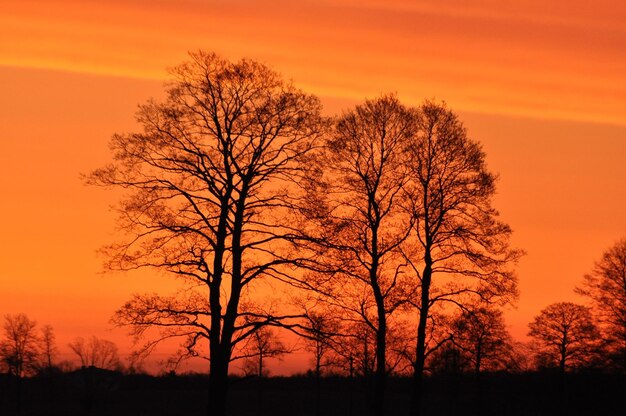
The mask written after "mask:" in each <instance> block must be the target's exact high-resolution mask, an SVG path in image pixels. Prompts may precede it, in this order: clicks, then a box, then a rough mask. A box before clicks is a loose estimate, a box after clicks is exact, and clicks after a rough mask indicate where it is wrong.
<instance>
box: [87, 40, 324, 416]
mask: <svg viewBox="0 0 626 416" xmlns="http://www.w3.org/2000/svg"><path fill="white" fill-rule="evenodd" d="M190 57H191V59H190V60H189V61H188V62H185V63H183V64H182V65H180V66H178V67H176V68H174V69H173V70H172V75H173V80H172V81H171V82H170V83H169V86H168V89H167V97H166V99H165V101H163V102H156V101H149V102H148V103H147V104H145V105H143V106H141V107H140V110H139V112H138V115H137V119H138V121H139V123H140V125H141V126H142V128H143V130H142V131H140V132H138V133H131V134H121V135H115V136H114V137H113V139H112V141H111V149H112V152H113V156H114V162H113V163H112V164H110V165H108V166H106V167H104V168H102V169H98V170H96V171H94V172H93V173H92V174H91V175H90V176H89V177H88V182H90V183H93V184H96V185H102V186H106V187H113V188H122V189H125V190H126V191H127V192H126V197H125V198H124V199H123V200H122V202H121V203H120V204H119V209H118V210H119V213H120V216H119V223H120V225H121V227H122V229H123V230H124V231H125V232H126V237H127V238H126V239H124V240H122V241H120V242H118V243H116V244H113V245H111V246H110V247H108V249H107V250H106V251H107V254H108V259H109V261H108V264H107V266H108V268H110V269H118V270H131V269H137V268H144V267H150V268H156V269H161V270H165V271H167V272H169V273H171V274H172V275H175V276H179V277H181V278H183V280H184V281H186V282H187V283H188V285H187V286H186V287H185V289H184V290H182V291H181V292H180V293H178V294H176V295H174V296H169V297H162V296H158V295H135V296H134V297H133V298H132V299H131V300H130V301H129V302H128V303H126V304H125V305H124V306H123V307H122V308H121V309H120V310H119V311H118V312H117V313H116V315H115V317H114V320H115V322H117V323H118V324H123V325H131V326H132V328H133V330H134V333H135V335H137V336H142V335H143V334H144V333H145V331H146V330H147V329H148V328H153V327H158V328H160V329H161V330H162V331H161V333H160V336H159V337H158V338H156V339H153V342H149V343H148V344H146V351H149V350H150V349H151V348H152V347H153V346H154V345H155V343H156V342H158V341H159V340H161V339H164V338H172V337H183V338H184V350H185V351H187V352H188V353H189V354H191V355H198V354H202V352H201V350H200V348H199V347H200V344H202V343H203V342H204V341H208V350H209V352H208V357H207V358H208V359H209V361H210V381H209V383H210V388H209V390H210V394H209V414H211V415H214V416H220V415H223V414H224V413H225V404H226V397H227V394H226V393H227V386H228V377H227V376H228V368H229V363H230V361H231V359H232V358H233V351H234V350H235V349H236V348H237V345H238V344H240V343H241V342H242V341H244V340H245V339H246V338H247V337H249V336H250V335H251V334H252V333H254V332H255V331H256V330H258V329H259V328H260V327H262V326H263V325H266V324H275V323H277V322H278V321H279V320H280V317H278V316H276V314H270V313H266V312H264V311H262V310H261V309H260V308H259V307H258V306H254V301H253V297H254V294H255V287H256V286H255V285H256V283H257V282H258V281H259V280H260V279H263V278H265V277H267V276H271V275H280V274H284V273H287V272H288V271H286V270H284V269H282V267H284V266H285V265H288V264H292V263H294V261H296V259H294V257H293V256H291V254H292V253H291V252H290V251H289V250H287V248H286V247H287V242H288V241H289V240H290V239H293V238H295V235H296V234H297V231H298V230H295V229H293V228H292V226H291V225H292V222H290V221H289V212H290V210H291V207H292V205H293V203H294V200H295V198H297V195H298V189H297V186H295V184H296V183H297V182H298V181H299V180H300V177H301V176H302V175H303V169H304V163H305V161H306V160H305V158H306V156H307V154H308V153H309V152H310V151H311V150H312V149H313V148H314V147H315V146H316V140H317V138H318V135H319V133H320V130H321V129H322V128H323V126H324V122H323V118H322V117H321V116H320V109H321V106H320V103H319V100H318V99H317V98H316V97H314V96H311V95H308V94H305V93H303V92H302V91H300V90H298V89H296V88H295V87H293V86H292V85H290V84H289V83H286V82H284V81H283V80H282V79H281V77H280V76H279V75H278V74H276V73H275V72H273V71H272V70H270V69H269V68H267V67H266V66H264V65H262V64H260V63H257V62H254V61H250V60H245V59H244V60H241V61H238V62H230V61H228V60H225V59H223V58H221V57H219V56H217V55H215V54H212V53H206V52H197V53H192V54H190ZM147 289H150V288H147ZM246 297H248V298H246ZM244 300H245V301H244ZM249 306H250V307H249Z"/></svg>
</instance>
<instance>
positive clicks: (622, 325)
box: [577, 239, 626, 371]
mask: <svg viewBox="0 0 626 416" xmlns="http://www.w3.org/2000/svg"><path fill="white" fill-rule="evenodd" d="M577 292H578V293H580V294H582V295H584V296H588V297H589V298H590V299H591V300H592V301H593V306H594V311H597V312H598V315H599V319H600V323H601V326H602V329H603V332H604V334H605V338H606V340H607V341H608V350H609V352H610V355H611V358H613V360H612V361H613V364H614V365H616V366H618V367H621V370H622V371H626V239H621V240H619V241H618V242H617V243H615V244H614V245H613V246H612V247H611V248H609V249H608V250H607V251H605V252H604V253H603V254H602V257H601V258H600V260H599V261H597V262H596V263H595V265H594V268H593V271H592V272H591V273H589V274H587V275H585V277H584V281H583V284H582V286H581V287H579V288H577Z"/></svg>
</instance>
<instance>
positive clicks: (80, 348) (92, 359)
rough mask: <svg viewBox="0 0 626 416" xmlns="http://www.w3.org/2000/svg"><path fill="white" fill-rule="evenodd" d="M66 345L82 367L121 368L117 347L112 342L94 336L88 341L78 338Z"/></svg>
mask: <svg viewBox="0 0 626 416" xmlns="http://www.w3.org/2000/svg"><path fill="white" fill-rule="evenodd" d="M68 345H69V347H70V349H71V350H72V351H73V352H74V353H75V354H76V355H78V358H79V359H80V363H81V365H82V366H83V367H96V368H101V369H104V370H118V369H119V368H120V366H121V362H120V357H119V354H118V349H117V345H115V343H114V342H112V341H109V340H106V339H100V338H97V337H95V336H92V337H91V338H89V339H88V340H85V339H84V338H82V337H78V338H76V339H75V340H74V341H73V342H71V343H70V344H68Z"/></svg>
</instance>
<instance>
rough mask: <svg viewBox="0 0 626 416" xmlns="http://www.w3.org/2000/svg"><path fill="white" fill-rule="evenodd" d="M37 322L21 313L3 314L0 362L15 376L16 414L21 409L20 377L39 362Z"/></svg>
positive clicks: (31, 370)
mask: <svg viewBox="0 0 626 416" xmlns="http://www.w3.org/2000/svg"><path fill="white" fill-rule="evenodd" d="M36 327H37V323H36V322H35V321H31V320H30V319H29V318H28V316H26V315H25V314H23V313H18V314H16V315H5V317H4V325H3V332H4V339H2V340H1V341H0V362H2V363H3V364H4V365H5V366H6V367H7V368H8V370H9V374H12V375H13V376H15V380H16V384H15V395H16V398H15V399H16V401H15V402H16V410H17V414H18V415H19V414H21V411H22V377H24V376H25V375H27V374H29V373H31V372H33V371H34V370H36V369H37V367H38V364H39V357H40V355H39V346H40V345H39V341H40V340H39V336H38V335H37V330H36Z"/></svg>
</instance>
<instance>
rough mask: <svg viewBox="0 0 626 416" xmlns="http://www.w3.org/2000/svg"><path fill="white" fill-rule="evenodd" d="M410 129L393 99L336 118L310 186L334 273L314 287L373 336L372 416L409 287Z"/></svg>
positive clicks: (380, 400)
mask: <svg viewBox="0 0 626 416" xmlns="http://www.w3.org/2000/svg"><path fill="white" fill-rule="evenodd" d="M412 134H413V117H412V114H411V112H410V111H409V110H408V109H407V108H406V107H404V106H403V105H402V104H401V103H400V102H399V100H398V99H397V98H396V97H395V96H383V97H381V98H379V99H376V100H368V101H366V102H365V103H364V104H361V105H358V106H356V108H355V109H354V110H351V111H349V112H347V113H345V114H344V115H343V116H342V117H340V118H339V119H338V120H337V121H336V123H335V127H334V130H333V132H332V134H331V135H330V136H329V138H328V140H327V141H326V143H325V152H324V154H323V156H322V157H321V161H320V165H321V166H322V168H321V173H320V177H319V178H317V179H318V181H317V183H315V184H314V186H315V187H316V191H317V192H316V194H315V195H316V197H315V200H316V201H318V202H317V203H316V206H317V209H318V214H317V215H316V216H312V217H313V218H314V219H317V220H319V221H318V229H319V230H320V232H321V236H320V239H321V240H322V241H323V244H322V253H321V261H322V262H323V263H324V265H325V268H326V270H328V271H329V274H330V275H331V276H332V277H331V278H328V275H327V276H323V275H321V277H322V281H321V282H320V281H317V282H315V283H314V284H313V286H314V288H315V290H317V291H318V292H319V293H320V294H321V295H322V301H323V302H327V303H329V304H330V305H331V306H332V307H333V308H336V309H337V310H341V311H342V314H343V316H344V319H347V320H352V321H353V322H356V321H360V322H363V323H364V324H365V325H366V326H367V327H368V330H367V331H366V333H371V334H372V335H373V341H374V345H375V348H374V351H371V354H372V358H373V360H372V362H373V363H375V370H374V374H373V377H374V383H373V392H372V394H371V396H370V397H371V399H372V405H371V406H370V409H371V411H372V414H374V415H381V414H383V406H384V395H385V380H386V376H387V355H386V353H387V344H386V342H387V332H388V319H389V316H390V315H391V314H392V313H393V312H394V311H395V310H397V309H398V308H399V307H401V306H402V305H404V304H405V301H406V299H407V292H409V291H410V290H409V289H408V285H407V284H406V279H404V275H403V271H402V259H401V258H400V256H399V246H400V245H401V244H402V243H403V242H404V241H405V240H406V238H407V237H408V235H409V231H410V228H411V216H410V215H408V214H407V212H406V211H405V210H403V209H402V207H401V204H400V196H401V194H402V192H403V186H404V184H405V182H406V180H407V174H406V169H405V166H404V164H403V160H402V150H403V149H404V147H405V146H406V141H407V140H408V139H409V138H410V137H411V136H412ZM317 276H320V275H317ZM307 283H309V284H310V282H307ZM365 346H367V342H366V343H365Z"/></svg>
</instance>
